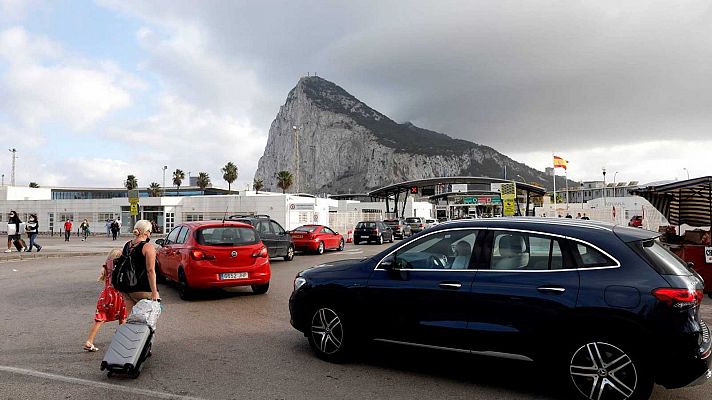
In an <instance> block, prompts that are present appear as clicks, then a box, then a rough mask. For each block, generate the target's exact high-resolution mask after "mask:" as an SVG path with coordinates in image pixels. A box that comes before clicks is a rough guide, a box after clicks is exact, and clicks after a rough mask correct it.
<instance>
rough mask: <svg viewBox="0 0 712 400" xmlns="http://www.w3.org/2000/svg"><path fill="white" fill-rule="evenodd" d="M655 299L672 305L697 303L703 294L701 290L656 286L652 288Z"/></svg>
mask: <svg viewBox="0 0 712 400" xmlns="http://www.w3.org/2000/svg"><path fill="white" fill-rule="evenodd" d="M653 296H655V298H656V299H658V300H660V301H662V302H664V303H667V304H669V305H671V306H674V307H682V306H685V305H699V304H700V303H702V298H703V297H704V294H703V292H702V290H690V289H675V288H658V289H655V290H653Z"/></svg>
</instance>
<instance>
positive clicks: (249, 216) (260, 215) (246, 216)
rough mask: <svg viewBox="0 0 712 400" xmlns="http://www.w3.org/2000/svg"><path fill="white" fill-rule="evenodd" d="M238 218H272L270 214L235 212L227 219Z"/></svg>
mask: <svg viewBox="0 0 712 400" xmlns="http://www.w3.org/2000/svg"><path fill="white" fill-rule="evenodd" d="M238 218H265V219H270V216H269V215H267V214H234V215H231V216H229V217H227V219H238Z"/></svg>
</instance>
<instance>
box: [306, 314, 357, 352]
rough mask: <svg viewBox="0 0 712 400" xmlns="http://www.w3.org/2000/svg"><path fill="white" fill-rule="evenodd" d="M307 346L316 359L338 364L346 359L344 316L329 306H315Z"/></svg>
mask: <svg viewBox="0 0 712 400" xmlns="http://www.w3.org/2000/svg"><path fill="white" fill-rule="evenodd" d="M308 338H309V345H311V347H312V349H313V350H314V352H315V353H316V355H317V357H319V358H321V359H322V360H325V361H331V362H339V361H343V360H344V359H346V356H347V354H348V350H349V342H348V336H347V332H346V328H345V326H344V316H343V314H342V313H340V311H339V309H338V308H336V307H331V306H317V307H315V308H314V312H313V313H312V318H311V324H310V328H309V335H308Z"/></svg>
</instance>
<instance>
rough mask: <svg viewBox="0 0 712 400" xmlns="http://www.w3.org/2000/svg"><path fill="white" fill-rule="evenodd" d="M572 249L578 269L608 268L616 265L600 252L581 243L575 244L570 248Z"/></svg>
mask: <svg viewBox="0 0 712 400" xmlns="http://www.w3.org/2000/svg"><path fill="white" fill-rule="evenodd" d="M571 247H572V248H573V249H574V258H576V261H577V263H578V265H579V267H580V268H596V267H609V266H614V265H616V264H615V263H614V262H613V261H612V260H611V259H609V258H608V257H606V256H605V255H603V253H601V252H600V251H598V250H596V249H594V248H593V247H591V246H586V245H585V244H583V243H575V246H571Z"/></svg>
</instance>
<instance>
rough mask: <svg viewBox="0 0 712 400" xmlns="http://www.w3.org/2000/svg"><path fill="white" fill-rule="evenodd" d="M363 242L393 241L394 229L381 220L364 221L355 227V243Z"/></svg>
mask: <svg viewBox="0 0 712 400" xmlns="http://www.w3.org/2000/svg"><path fill="white" fill-rule="evenodd" d="M361 242H366V243H369V242H376V243H378V244H383V242H391V243H393V230H391V228H390V227H388V225H386V224H384V223H383V222H381V221H362V222H359V223H358V224H356V229H354V244H359V243H361Z"/></svg>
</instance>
